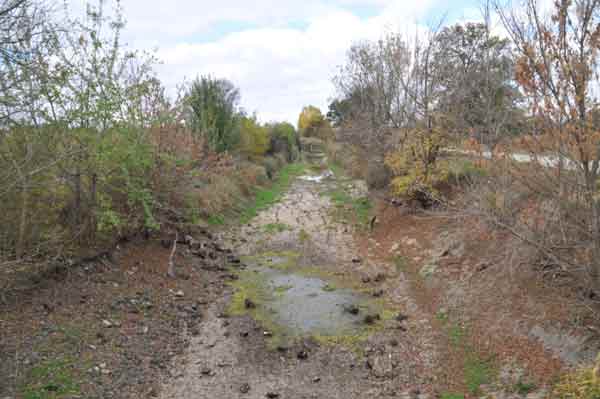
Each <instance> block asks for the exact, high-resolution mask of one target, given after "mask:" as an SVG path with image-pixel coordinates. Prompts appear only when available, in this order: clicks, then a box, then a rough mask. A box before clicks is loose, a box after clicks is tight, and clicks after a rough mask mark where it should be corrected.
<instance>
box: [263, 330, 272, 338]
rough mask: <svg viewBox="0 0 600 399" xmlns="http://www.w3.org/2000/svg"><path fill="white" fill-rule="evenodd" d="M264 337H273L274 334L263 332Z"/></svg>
mask: <svg viewBox="0 0 600 399" xmlns="http://www.w3.org/2000/svg"><path fill="white" fill-rule="evenodd" d="M263 336H265V337H272V336H273V333H272V332H271V331H263Z"/></svg>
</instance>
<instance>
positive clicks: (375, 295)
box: [372, 290, 383, 298]
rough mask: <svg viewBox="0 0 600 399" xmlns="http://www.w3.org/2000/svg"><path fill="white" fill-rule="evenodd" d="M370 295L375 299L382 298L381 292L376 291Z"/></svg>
mask: <svg viewBox="0 0 600 399" xmlns="http://www.w3.org/2000/svg"><path fill="white" fill-rule="evenodd" d="M372 295H373V297H375V298H380V297H382V296H383V290H377V291H374V292H373V294H372Z"/></svg>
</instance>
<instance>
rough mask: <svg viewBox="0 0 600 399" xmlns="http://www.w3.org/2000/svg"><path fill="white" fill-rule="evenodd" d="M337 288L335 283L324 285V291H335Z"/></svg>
mask: <svg viewBox="0 0 600 399" xmlns="http://www.w3.org/2000/svg"><path fill="white" fill-rule="evenodd" d="M335 290H337V288H336V287H335V285H333V284H326V285H325V286H324V287H323V291H325V292H333V291H335Z"/></svg>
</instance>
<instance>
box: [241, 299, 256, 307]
mask: <svg viewBox="0 0 600 399" xmlns="http://www.w3.org/2000/svg"><path fill="white" fill-rule="evenodd" d="M244 306H245V307H246V309H254V308H256V304H255V303H254V302H253V301H252V300H251V299H248V298H246V299H245V300H244Z"/></svg>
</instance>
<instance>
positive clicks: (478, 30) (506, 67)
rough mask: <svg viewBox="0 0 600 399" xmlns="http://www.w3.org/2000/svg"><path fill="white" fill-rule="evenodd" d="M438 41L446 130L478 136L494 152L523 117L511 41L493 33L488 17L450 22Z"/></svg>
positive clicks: (437, 68) (440, 109)
mask: <svg viewBox="0 0 600 399" xmlns="http://www.w3.org/2000/svg"><path fill="white" fill-rule="evenodd" d="M434 44H435V48H434V54H433V63H434V69H435V73H436V74H438V75H439V85H438V86H437V87H436V91H437V92H438V95H437V96H438V97H439V101H438V103H437V112H438V114H442V115H444V125H445V126H446V129H449V130H451V133H455V134H456V135H457V136H458V137H464V136H466V135H467V134H469V133H470V134H471V135H475V136H477V137H478V138H479V140H480V142H482V143H484V144H487V145H488V146H489V147H490V149H491V150H492V151H493V149H494V147H495V146H496V145H497V144H498V143H499V142H500V141H501V140H502V139H503V138H505V137H506V136H507V135H508V134H509V133H510V132H515V131H517V130H518V129H519V128H520V127H521V126H520V125H521V124H522V121H523V119H524V116H523V114H522V111H521V109H520V107H519V105H520V104H519V103H520V100H521V96H520V94H519V91H518V89H517V87H516V83H515V81H514V80H513V76H514V61H513V57H512V51H511V46H510V42H509V41H508V39H502V38H500V37H498V36H495V35H492V34H491V33H490V27H489V21H486V23H466V24H456V25H453V26H450V27H446V28H444V29H442V30H441V31H440V32H439V33H438V34H437V35H436V37H435V43H434Z"/></svg>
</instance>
